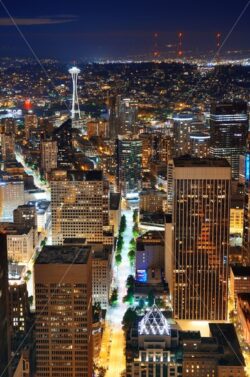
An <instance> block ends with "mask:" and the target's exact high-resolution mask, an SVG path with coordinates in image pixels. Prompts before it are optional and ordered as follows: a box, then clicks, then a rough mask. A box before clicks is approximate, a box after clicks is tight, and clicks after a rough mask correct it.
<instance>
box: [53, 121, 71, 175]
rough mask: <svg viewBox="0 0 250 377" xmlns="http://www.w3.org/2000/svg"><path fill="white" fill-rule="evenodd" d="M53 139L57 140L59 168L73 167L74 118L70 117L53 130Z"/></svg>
mask: <svg viewBox="0 0 250 377" xmlns="http://www.w3.org/2000/svg"><path fill="white" fill-rule="evenodd" d="M53 139H54V140H55V141H56V142H57V166H58V168H71V167H72V120H71V119H68V120H67V121H66V122H64V123H63V124H62V125H61V126H60V127H58V128H56V129H55V130H54V132H53Z"/></svg>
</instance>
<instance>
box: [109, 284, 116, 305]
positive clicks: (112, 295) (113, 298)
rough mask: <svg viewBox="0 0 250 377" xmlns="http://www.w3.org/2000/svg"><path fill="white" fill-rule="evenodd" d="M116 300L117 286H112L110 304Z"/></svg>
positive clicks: (114, 303)
mask: <svg viewBox="0 0 250 377" xmlns="http://www.w3.org/2000/svg"><path fill="white" fill-rule="evenodd" d="M117 301H118V290H117V288H114V289H113V291H112V293H111V297H110V304H111V305H112V306H114V305H116V304H117Z"/></svg>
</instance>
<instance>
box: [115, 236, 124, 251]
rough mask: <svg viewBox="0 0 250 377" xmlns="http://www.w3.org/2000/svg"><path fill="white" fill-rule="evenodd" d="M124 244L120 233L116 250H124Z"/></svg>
mask: <svg viewBox="0 0 250 377" xmlns="http://www.w3.org/2000/svg"><path fill="white" fill-rule="evenodd" d="M123 245H124V240H123V237H122V236H121V235H119V237H118V241H117V245H116V250H117V251H118V250H119V253H120V252H121V251H122V248H123Z"/></svg>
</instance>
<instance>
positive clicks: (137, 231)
mask: <svg viewBox="0 0 250 377" xmlns="http://www.w3.org/2000/svg"><path fill="white" fill-rule="evenodd" d="M133 236H134V238H137V237H138V236H139V226H138V224H137V223H135V224H134V226H133Z"/></svg>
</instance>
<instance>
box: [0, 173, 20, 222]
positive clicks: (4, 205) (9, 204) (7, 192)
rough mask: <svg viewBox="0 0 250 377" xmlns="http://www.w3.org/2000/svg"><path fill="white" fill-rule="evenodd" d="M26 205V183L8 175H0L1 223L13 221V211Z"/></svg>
mask: <svg viewBox="0 0 250 377" xmlns="http://www.w3.org/2000/svg"><path fill="white" fill-rule="evenodd" d="M23 204H24V182H23V180H21V179H19V178H15V177H14V176H12V175H10V174H8V173H1V174H0V221H12V220H13V211H14V209H15V208H17V207H18V206H19V205H23Z"/></svg>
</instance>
